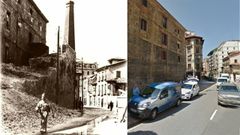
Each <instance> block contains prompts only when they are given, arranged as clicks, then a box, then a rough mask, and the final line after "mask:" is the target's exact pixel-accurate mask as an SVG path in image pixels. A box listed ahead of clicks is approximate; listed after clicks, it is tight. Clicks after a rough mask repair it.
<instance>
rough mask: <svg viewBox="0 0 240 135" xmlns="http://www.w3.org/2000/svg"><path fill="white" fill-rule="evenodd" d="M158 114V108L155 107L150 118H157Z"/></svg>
mask: <svg viewBox="0 0 240 135" xmlns="http://www.w3.org/2000/svg"><path fill="white" fill-rule="evenodd" d="M156 116H157V109H154V110H152V112H151V115H150V119H151V120H154V119H155V118H156Z"/></svg>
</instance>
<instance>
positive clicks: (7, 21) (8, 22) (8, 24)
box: [6, 11, 11, 30]
mask: <svg viewBox="0 0 240 135" xmlns="http://www.w3.org/2000/svg"><path fill="white" fill-rule="evenodd" d="M10 25H11V13H10V12H9V11H7V13H6V28H7V29H8V30H10Z"/></svg>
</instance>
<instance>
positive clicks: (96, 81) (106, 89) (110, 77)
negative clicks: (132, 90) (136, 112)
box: [83, 58, 127, 108]
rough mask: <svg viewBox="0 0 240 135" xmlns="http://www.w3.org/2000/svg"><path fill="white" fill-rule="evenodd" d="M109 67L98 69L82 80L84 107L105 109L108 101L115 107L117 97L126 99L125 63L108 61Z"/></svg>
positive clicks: (120, 60)
mask: <svg viewBox="0 0 240 135" xmlns="http://www.w3.org/2000/svg"><path fill="white" fill-rule="evenodd" d="M109 63H110V64H109V65H106V66H103V67H100V68H98V69H97V70H96V74H94V75H89V76H88V77H86V78H85V79H84V82H83V85H84V86H83V87H84V91H83V92H84V95H83V97H84V105H85V106H94V107H100V108H107V107H108V104H109V102H110V101H112V102H113V103H114V105H115V106H116V105H117V104H118V103H117V101H118V100H117V99H118V98H119V97H125V99H126V98H127V94H126V93H127V92H126V91H127V62H126V60H124V59H118V58H117V59H115V58H114V59H110V60H109Z"/></svg>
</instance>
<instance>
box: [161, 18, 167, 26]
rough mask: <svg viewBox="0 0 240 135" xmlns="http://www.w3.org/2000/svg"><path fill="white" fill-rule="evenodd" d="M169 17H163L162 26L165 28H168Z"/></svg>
mask: <svg viewBox="0 0 240 135" xmlns="http://www.w3.org/2000/svg"><path fill="white" fill-rule="evenodd" d="M167 21H168V20H167V17H165V16H163V20H162V25H163V27H164V28H167Z"/></svg>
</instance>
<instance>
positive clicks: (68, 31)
mask: <svg viewBox="0 0 240 135" xmlns="http://www.w3.org/2000/svg"><path fill="white" fill-rule="evenodd" d="M66 45H69V46H70V47H71V48H72V49H73V50H74V51H75V33H74V2H73V1H72V0H68V2H67V4H66V18H65V28H64V40H63V52H65V48H66Z"/></svg>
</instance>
